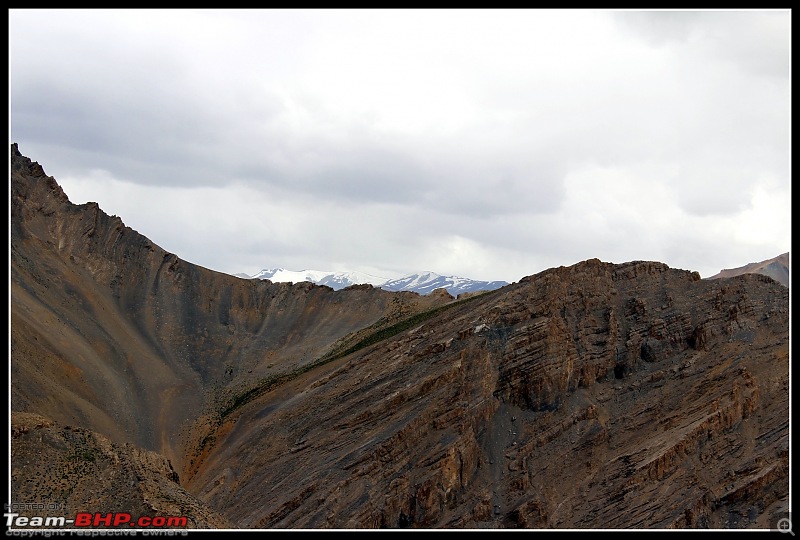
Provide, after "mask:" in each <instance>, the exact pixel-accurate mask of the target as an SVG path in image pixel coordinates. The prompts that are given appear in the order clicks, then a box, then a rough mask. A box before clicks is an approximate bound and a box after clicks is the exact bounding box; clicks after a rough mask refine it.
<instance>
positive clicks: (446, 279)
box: [238, 268, 508, 297]
mask: <svg viewBox="0 0 800 540" xmlns="http://www.w3.org/2000/svg"><path fill="white" fill-rule="evenodd" d="M238 277H246V278H249V279H268V280H270V281H273V282H276V283H278V282H280V283H282V282H288V283H298V282H302V281H308V282H311V283H315V284H317V285H327V286H328V287H331V288H332V289H333V290H337V291H338V290H340V289H344V288H346V287H350V286H352V285H360V284H370V285H373V286H375V287H380V288H382V289H385V290H387V291H407V292H415V293H419V294H423V295H424V294H430V293H431V292H433V291H434V290H436V289H446V290H447V292H448V293H449V294H450V295H452V296H453V297H457V296H458V295H459V294H462V293H471V292H477V291H493V290H495V289H499V288H500V287H503V286H505V285H508V283H507V282H505V281H477V280H473V279H468V278H461V277H456V276H442V275H439V274H436V273H434V272H424V273H420V274H409V275H407V276H403V277H400V278H396V279H389V278H386V277H378V276H373V275H370V274H364V273H361V272H324V271H319V270H301V271H294V270H286V269H284V268H273V269H267V270H262V271H261V272H259V273H257V274H255V275H253V276H246V275H244V274H238Z"/></svg>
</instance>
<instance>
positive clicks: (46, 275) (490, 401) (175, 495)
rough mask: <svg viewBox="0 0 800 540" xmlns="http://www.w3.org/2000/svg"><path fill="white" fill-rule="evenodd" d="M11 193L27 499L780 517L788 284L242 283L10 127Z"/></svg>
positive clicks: (344, 516) (668, 517) (601, 516)
mask: <svg viewBox="0 0 800 540" xmlns="http://www.w3.org/2000/svg"><path fill="white" fill-rule="evenodd" d="M10 184H11V185H10V210H11V221H10V240H11V249H10V279H9V285H10V305H9V312H10V332H9V337H10V341H11V344H10V357H9V363H10V380H9V389H10V395H11V399H10V401H11V412H12V417H11V422H10V424H11V425H10V433H11V442H10V454H11V455H10V468H11V474H10V500H11V501H15V502H16V501H20V502H28V501H30V502H36V503H46V504H49V505H59V506H58V508H59V509H61V511H62V512H63V514H64V515H66V516H67V517H74V512H77V511H80V512H97V513H107V512H130V513H131V514H132V515H142V514H147V515H153V514H155V515H162V516H163V515H186V516H187V519H190V520H191V523H192V524H197V525H199V526H201V527H208V528H234V529H343V530H348V529H350V530H352V529H367V528H392V529H400V528H416V529H503V528H526V529H609V528H613V529H667V528H686V529H705V528H731V529H746V528H751V529H759V528H761V529H767V528H770V526H772V525H774V524H775V523H776V522H777V519H778V518H780V517H784V516H785V515H786V514H785V512H786V511H787V508H788V503H789V491H790V489H789V488H790V485H789V479H790V469H789V431H790V422H789V364H790V356H789V289H788V288H786V287H783V286H781V285H780V284H778V283H777V282H775V281H774V280H773V279H771V278H769V277H766V276H763V275H760V274H744V275H740V276H735V277H732V278H729V279H724V280H704V279H700V276H699V274H698V273H697V272H691V271H687V270H679V269H674V268H669V267H668V266H667V265H665V264H663V263H660V262H657V261H629V262H623V263H610V262H603V261H599V260H597V259H590V260H586V261H583V262H580V263H577V264H575V265H572V266H569V267H558V268H552V269H548V270H545V271H543V272H539V273H537V274H534V275H530V276H527V277H525V278H522V279H521V280H520V281H519V282H517V283H513V284H510V285H508V286H505V287H502V288H500V289H496V290H494V291H489V292H487V293H484V294H480V295H467V296H466V297H464V298H462V299H459V300H455V299H453V298H452V297H451V296H449V295H443V294H430V295H420V294H417V293H412V292H407V291H401V292H391V291H386V290H383V289H380V288H376V287H373V286H370V285H356V286H352V287H348V288H345V289H341V290H333V289H332V288H330V287H321V286H317V285H314V284H312V283H295V284H290V283H273V282H271V281H267V280H244V279H239V278H236V277H234V276H230V275H227V274H222V273H218V272H214V271H211V270H208V269H206V268H203V267H201V266H197V265H194V264H192V263H190V262H187V261H184V260H182V259H180V258H179V257H177V256H175V255H174V254H172V253H169V252H167V251H165V250H163V249H162V248H160V247H159V246H158V245H157V244H156V243H154V242H153V241H151V240H150V239H148V238H146V237H144V236H142V235H140V234H139V233H137V232H136V231H134V230H132V229H131V228H129V227H127V226H125V225H124V223H123V222H122V220H121V219H120V218H118V217H115V216H109V215H108V214H106V213H105V212H103V211H102V210H101V209H100V208H99V207H98V205H97V204H95V203H86V204H81V205H75V204H73V203H71V202H70V201H69V199H68V197H67V196H66V194H65V193H64V192H63V190H62V189H61V187H60V186H59V185H58V183H57V182H56V180H55V179H54V178H52V177H49V176H47V174H46V173H45V172H44V169H43V168H42V167H41V166H40V165H39V164H38V163H36V162H33V161H32V160H30V159H29V158H27V157H25V156H23V155H22V154H21V153H20V152H19V149H18V147H17V146H16V145H12V148H11V164H10ZM20 515H22V516H26V517H31V516H33V517H35V516H36V515H38V514H37V511H36V508H35V507H31V506H26V507H23V508H22V509H21V510H20Z"/></svg>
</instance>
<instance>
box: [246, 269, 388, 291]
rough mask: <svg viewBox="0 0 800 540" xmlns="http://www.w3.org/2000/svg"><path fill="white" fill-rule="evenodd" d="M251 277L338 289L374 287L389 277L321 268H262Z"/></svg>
mask: <svg viewBox="0 0 800 540" xmlns="http://www.w3.org/2000/svg"><path fill="white" fill-rule="evenodd" d="M249 277H250V278H251V279H268V280H270V281H272V282H275V283H285V282H288V283H298V282H300V281H310V282H311V283H316V284H317V285H327V286H328V287H330V288H332V289H334V290H337V291H338V290H339V289H344V288H345V287H349V286H350V285H360V284H363V283H369V284H370V285H374V286H376V287H378V286H380V285H383V284H384V283H386V281H387V280H388V279H389V278H387V277H381V276H373V275H371V274H365V273H363V272H325V271H321V270H299V271H297V270H286V269H285V268H271V269H267V270H262V271H261V272H259V273H258V274H256V275H254V276H249Z"/></svg>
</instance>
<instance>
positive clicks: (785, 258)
mask: <svg viewBox="0 0 800 540" xmlns="http://www.w3.org/2000/svg"><path fill="white" fill-rule="evenodd" d="M742 274H762V275H765V276H769V277H771V278H772V279H774V280H775V281H777V282H778V283H780V284H781V285H783V286H785V287H788V286H789V252H788V251H787V252H786V253H783V254H782V255H778V256H777V257H773V258H771V259H767V260H766V261H761V262H753V263H749V264H746V265H744V266H740V267H739V268H731V269H723V270H721V271H720V272H719V273H718V274H715V275H713V276H711V277H709V278H707V279H720V278H729V277H733V276H740V275H742Z"/></svg>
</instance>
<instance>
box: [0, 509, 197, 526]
mask: <svg viewBox="0 0 800 540" xmlns="http://www.w3.org/2000/svg"><path fill="white" fill-rule="evenodd" d="M4 515H5V518H6V527H42V528H48V529H50V528H52V529H58V528H65V527H86V528H92V529H101V528H106V529H108V528H117V527H131V528H137V529H148V528H178V527H187V526H188V522H189V520H188V519H187V517H186V516H140V517H138V518H135V519H134V517H133V516H131V515H130V514H129V513H127V512H111V513H101V512H94V513H92V512H78V513H77V514H76V515H75V519H67V518H65V517H57V516H47V517H40V516H33V517H28V516H21V515H19V514H18V513H14V512H8V513H6V514H4Z"/></svg>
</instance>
